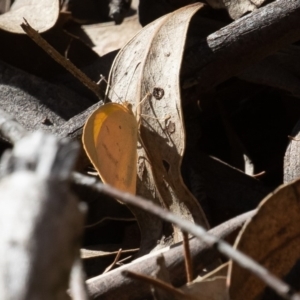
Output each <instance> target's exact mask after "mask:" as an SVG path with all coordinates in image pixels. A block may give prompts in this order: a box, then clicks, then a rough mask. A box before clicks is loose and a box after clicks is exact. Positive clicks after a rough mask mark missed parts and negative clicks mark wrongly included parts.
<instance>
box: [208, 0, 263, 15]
mask: <svg viewBox="0 0 300 300" xmlns="http://www.w3.org/2000/svg"><path fill="white" fill-rule="evenodd" d="M264 2H266V0H207V3H208V4H209V5H211V6H212V7H213V8H217V9H218V8H226V9H227V11H228V13H229V15H230V17H231V18H232V19H233V20H236V19H238V18H240V17H242V16H243V15H244V14H246V13H250V12H252V11H254V10H256V9H258V8H259V7H260V6H261V5H262V4H263V3H264Z"/></svg>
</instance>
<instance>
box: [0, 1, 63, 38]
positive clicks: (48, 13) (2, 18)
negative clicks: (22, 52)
mask: <svg viewBox="0 0 300 300" xmlns="http://www.w3.org/2000/svg"><path fill="white" fill-rule="evenodd" d="M58 15H59V0H16V1H15V2H14V3H13V4H12V6H11V8H10V10H9V11H8V12H6V13H5V14H3V15H0V29H2V30H5V31H9V32H12V33H22V34H25V32H24V31H23V29H22V28H21V26H20V24H21V23H23V21H24V19H26V20H27V21H28V22H29V23H30V25H31V26H32V27H33V28H34V29H35V30H37V31H39V32H40V33H41V32H44V31H46V30H48V29H50V28H51V27H53V26H54V24H55V23H56V21H57V19H58Z"/></svg>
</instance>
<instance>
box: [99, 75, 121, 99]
mask: <svg viewBox="0 0 300 300" xmlns="http://www.w3.org/2000/svg"><path fill="white" fill-rule="evenodd" d="M102 81H104V82H105V83H106V84H107V86H108V87H109V88H110V89H111V90H112V92H113V93H114V94H115V95H116V96H117V97H118V99H119V101H120V102H123V101H122V99H121V97H120V96H119V95H118V94H117V93H116V92H115V91H114V88H113V87H112V86H111V85H110V84H109V83H108V81H107V80H106V79H105V77H104V76H103V75H102V74H100V80H99V81H98V82H97V84H100V83H101V82H102ZM107 98H108V93H105V98H104V103H106V102H107Z"/></svg>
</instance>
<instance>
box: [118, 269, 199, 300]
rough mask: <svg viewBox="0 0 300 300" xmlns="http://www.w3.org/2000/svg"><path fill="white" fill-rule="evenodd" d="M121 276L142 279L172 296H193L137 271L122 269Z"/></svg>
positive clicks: (186, 297)
mask: <svg viewBox="0 0 300 300" xmlns="http://www.w3.org/2000/svg"><path fill="white" fill-rule="evenodd" d="M122 275H123V276H126V277H129V278H133V279H136V280H139V281H143V282H146V283H148V284H150V285H153V286H155V287H156V288H159V289H162V290H164V291H166V292H168V293H170V294H172V295H173V296H174V297H176V296H177V297H178V298H184V299H187V300H188V299H194V297H191V296H189V295H187V294H185V293H184V292H182V291H181V290H179V289H176V288H174V287H173V286H172V285H170V284H168V283H165V282H164V281H162V280H160V279H157V278H153V277H150V276H147V275H143V274H139V273H135V272H132V271H123V272H122Z"/></svg>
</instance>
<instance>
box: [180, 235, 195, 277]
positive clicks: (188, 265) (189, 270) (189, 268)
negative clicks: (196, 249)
mask: <svg viewBox="0 0 300 300" xmlns="http://www.w3.org/2000/svg"><path fill="white" fill-rule="evenodd" d="M182 236H183V249H184V263H185V272H186V280H187V283H190V282H192V281H193V279H194V275H193V264H192V259H191V251H190V243H189V235H188V234H187V233H186V232H184V231H183V232H182Z"/></svg>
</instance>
